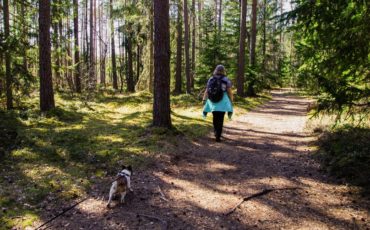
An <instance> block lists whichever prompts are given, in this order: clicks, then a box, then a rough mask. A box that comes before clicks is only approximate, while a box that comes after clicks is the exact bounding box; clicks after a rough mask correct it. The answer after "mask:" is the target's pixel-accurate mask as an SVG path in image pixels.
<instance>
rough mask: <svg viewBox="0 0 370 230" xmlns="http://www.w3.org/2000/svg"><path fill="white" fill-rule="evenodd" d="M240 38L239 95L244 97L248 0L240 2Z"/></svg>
mask: <svg viewBox="0 0 370 230" xmlns="http://www.w3.org/2000/svg"><path fill="white" fill-rule="evenodd" d="M240 5H241V6H240V10H241V12H240V38H239V59H238V78H237V86H236V87H237V95H238V96H240V97H243V96H244V74H245V39H246V37H247V28H246V17H247V0H241V1H240Z"/></svg>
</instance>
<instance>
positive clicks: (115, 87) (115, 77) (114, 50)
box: [109, 0, 118, 90]
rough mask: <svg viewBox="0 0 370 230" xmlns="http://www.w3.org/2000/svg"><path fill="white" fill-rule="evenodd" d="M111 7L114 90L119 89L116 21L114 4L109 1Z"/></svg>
mask: <svg viewBox="0 0 370 230" xmlns="http://www.w3.org/2000/svg"><path fill="white" fill-rule="evenodd" d="M109 7H110V29H111V48H112V76H113V89H115V90H117V89H118V78H117V62H116V44H115V37H114V19H113V2H112V0H110V1H109Z"/></svg>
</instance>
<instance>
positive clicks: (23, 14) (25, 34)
mask: <svg viewBox="0 0 370 230" xmlns="http://www.w3.org/2000/svg"><path fill="white" fill-rule="evenodd" d="M20 5H21V23H22V25H24V26H23V28H22V42H23V50H22V52H23V54H22V55H23V57H22V61H23V69H24V71H25V72H28V61H27V47H26V43H27V42H28V40H27V39H28V27H27V26H26V23H27V21H26V9H25V4H24V2H20Z"/></svg>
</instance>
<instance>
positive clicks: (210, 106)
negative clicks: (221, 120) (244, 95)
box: [203, 92, 234, 117]
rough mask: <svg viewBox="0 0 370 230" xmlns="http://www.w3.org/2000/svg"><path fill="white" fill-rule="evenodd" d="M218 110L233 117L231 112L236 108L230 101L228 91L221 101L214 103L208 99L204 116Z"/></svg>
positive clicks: (204, 108)
mask: <svg viewBox="0 0 370 230" xmlns="http://www.w3.org/2000/svg"><path fill="white" fill-rule="evenodd" d="M216 111H217V112H227V113H228V114H229V117H231V114H232V113H233V111H234V109H233V105H232V103H231V101H230V98H229V96H228V95H227V92H224V96H223V97H222V99H221V101H219V102H216V103H214V102H212V101H211V100H209V99H208V100H207V101H206V103H205V105H204V107H203V116H207V113H211V112H216Z"/></svg>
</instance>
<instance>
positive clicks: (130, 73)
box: [127, 33, 135, 93]
mask: <svg viewBox="0 0 370 230" xmlns="http://www.w3.org/2000/svg"><path fill="white" fill-rule="evenodd" d="M132 37H133V34H132V33H130V34H129V36H128V38H127V55H128V60H127V65H128V66H127V68H128V70H127V91H128V92H130V93H133V92H135V84H134V70H133V54H132Z"/></svg>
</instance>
